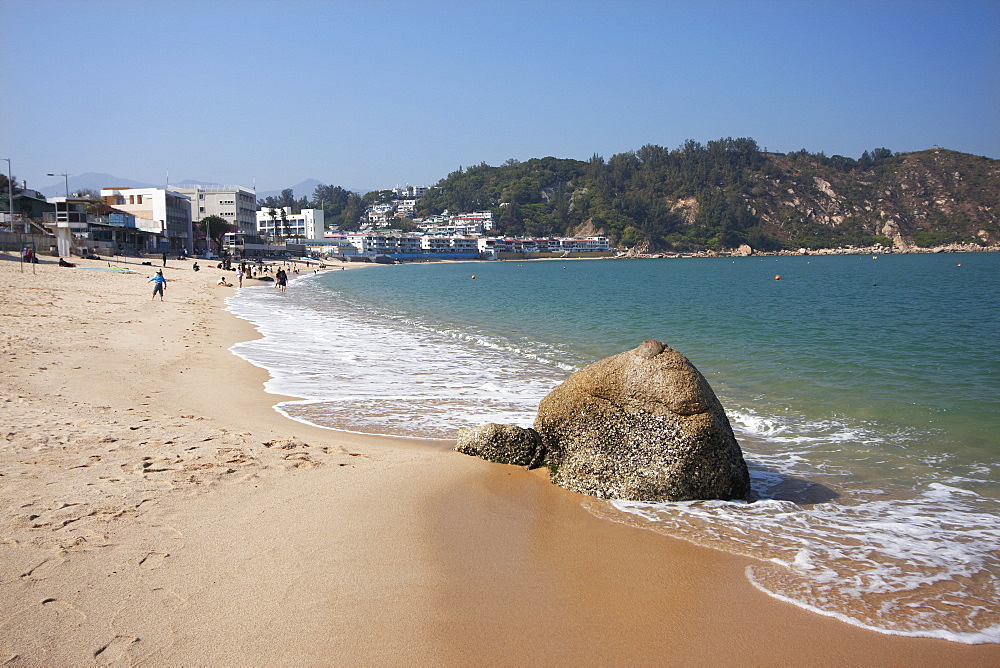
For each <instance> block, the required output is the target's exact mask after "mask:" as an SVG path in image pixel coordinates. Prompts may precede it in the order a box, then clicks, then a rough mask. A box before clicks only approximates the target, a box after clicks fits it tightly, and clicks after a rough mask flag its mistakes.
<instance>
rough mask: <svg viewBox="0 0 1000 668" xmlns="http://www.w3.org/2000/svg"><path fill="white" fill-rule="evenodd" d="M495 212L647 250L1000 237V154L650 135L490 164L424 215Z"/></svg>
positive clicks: (541, 231) (544, 230) (524, 229)
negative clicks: (572, 156)
mask: <svg viewBox="0 0 1000 668" xmlns="http://www.w3.org/2000/svg"><path fill="white" fill-rule="evenodd" d="M445 209H447V210H450V211H453V212H455V211H473V210H492V211H493V212H494V218H495V220H496V221H497V226H498V229H499V231H500V232H501V233H503V234H509V235H534V236H544V235H566V234H580V233H595V232H603V233H605V234H607V235H608V236H609V237H610V238H611V240H612V242H613V243H614V244H616V245H619V246H624V247H641V248H642V249H644V250H645V249H648V250H649V251H679V252H684V251H696V250H703V249H710V250H722V249H728V248H736V247H738V246H739V245H741V244H749V245H750V246H751V247H753V248H754V249H756V250H780V249H783V248H790V249H793V248H801V247H806V248H821V247H828V248H832V247H842V246H849V245H851V246H871V245H876V244H883V245H887V246H891V245H895V246H896V247H897V248H906V247H910V246H913V245H917V246H937V245H943V244H948V243H979V244H984V245H985V244H987V243H993V244H995V243H998V242H1000V218H998V215H1000V214H998V211H1000V160H994V159H991V158H984V157H977V156H973V155H968V154H964V153H958V152H956V151H949V150H946V149H938V148H934V149H930V150H926V151H919V152H916V153H906V154H897V153H892V152H891V151H889V150H888V149H875V150H874V151H871V152H867V151H866V152H865V153H864V154H863V155H862V156H861V158H859V159H857V160H855V159H853V158H845V157H843V156H832V157H827V156H825V155H823V154H812V153H808V152H806V151H804V150H803V151H799V152H797V153H790V154H775V153H765V152H763V151H761V150H760V148H759V147H758V146H757V143H756V142H755V141H754V140H752V139H745V138H741V139H729V138H727V139H720V140H718V141H710V142H708V143H707V144H704V145H703V144H700V143H698V142H695V141H687V142H685V144H684V145H683V146H681V147H679V148H677V149H674V150H668V149H665V148H663V147H660V146H651V145H647V146H643V147H642V148H640V149H638V150H636V151H630V152H628V153H621V154H618V155H614V156H612V157H611V158H610V159H609V160H607V161H605V160H604V159H603V158H601V157H600V156H596V155H595V156H594V157H593V158H591V159H590V160H588V161H580V160H569V159H559V158H552V157H549V158H536V159H531V160H528V161H525V162H517V161H514V160H508V161H507V162H506V163H504V164H503V165H500V166H499V167H492V166H490V165H487V164H485V163H484V164H481V165H478V166H475V167H470V168H468V169H459V170H458V171H456V172H453V173H452V174H449V175H448V176H447V177H446V178H444V179H442V180H441V181H440V182H439V183H438V184H437V185H436V186H435V187H434V188H432V189H431V190H429V191H428V193H427V194H426V195H424V196H423V197H422V198H421V199H420V200H419V202H418V203H417V211H416V213H417V215H421V216H427V215H432V214H438V213H441V212H443V211H444V210H445Z"/></svg>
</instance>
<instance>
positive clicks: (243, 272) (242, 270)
mask: <svg viewBox="0 0 1000 668" xmlns="http://www.w3.org/2000/svg"><path fill="white" fill-rule="evenodd" d="M290 266H291V271H292V272H293V273H295V274H298V273H299V268H298V266H295V265H290ZM220 268H222V267H221V265H220ZM192 269H194V271H198V269H199V267H198V263H197V262H196V263H195V265H194V267H192ZM271 269H272V267H271V266H268V265H265V264H264V263H263V262H260V261H258V262H257V265H256V266H254V265H253V264H252V263H248V262H241V263H240V264H239V267H238V268H237V269H236V280H237V282H238V283H239V287H241V288H242V287H243V277H244V276H248V277H250V278H255V277H256V276H258V275H259V274H264V273H268V272H270V271H271ZM149 282H151V283H153V296H152V299H156V296H157V295H159V296H160V301H163V293H164V291H165V290H166V289H167V279H166V278H165V277H164V276H163V270H162V269H157V270H156V274H155V275H154V276H153V277H152V278H150V279H149ZM217 285H221V286H224V287H229V288H231V287H233V284H232V283H230V282H229V281H227V280H226V277H225V276H222V277H220V278H219V282H218V283H217ZM287 286H288V274H287V273H286V272H285V268H284V267H282V266H279V267H278V269H277V271H275V272H274V287H275V288H277V289H278V290H280V291H281V292H284V291H285V288H286V287H287Z"/></svg>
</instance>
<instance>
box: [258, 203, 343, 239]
mask: <svg viewBox="0 0 1000 668" xmlns="http://www.w3.org/2000/svg"><path fill="white" fill-rule="evenodd" d="M255 224H256V229H255V231H254V233H255V234H261V235H266V236H271V237H285V238H288V237H298V238H302V239H322V238H323V235H324V224H325V218H324V214H323V209H302V211H301V212H300V213H292V209H291V207H287V206H286V207H281V208H274V209H272V208H270V207H265V208H263V209H261V210H260V211H258V212H257V214H256V222H255Z"/></svg>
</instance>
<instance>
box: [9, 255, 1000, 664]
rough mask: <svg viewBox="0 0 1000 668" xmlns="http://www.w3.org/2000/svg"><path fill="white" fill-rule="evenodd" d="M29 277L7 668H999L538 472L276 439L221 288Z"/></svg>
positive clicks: (17, 387)
mask: <svg viewBox="0 0 1000 668" xmlns="http://www.w3.org/2000/svg"><path fill="white" fill-rule="evenodd" d="M18 264H19V263H18V262H17V261H16V258H14V256H12V255H9V254H8V255H0V280H2V285H3V286H4V287H3V288H2V290H3V297H2V305H3V309H2V311H3V313H4V319H3V321H2V322H3V326H2V327H3V329H2V332H0V333H2V337H0V338H2V340H3V343H2V344H0V351H2V352H3V358H4V359H5V361H6V362H7V364H6V368H7V373H6V374H5V375H4V378H3V381H2V385H0V387H2V398H0V402H2V405H3V406H4V413H5V416H6V417H8V420H9V422H10V426H9V428H8V430H7V432H6V440H5V441H4V446H3V447H2V448H0V457H2V460H0V462H2V467H0V471H2V472H3V477H2V479H3V480H4V484H3V485H2V486H0V496H2V498H3V500H4V501H5V502H6V504H7V506H8V507H9V508H12V509H13V510H14V512H12V513H10V515H11V517H9V518H7V519H5V520H4V521H3V523H2V524H0V527H2V534H3V538H4V540H3V541H2V542H0V555H2V557H0V565H2V566H0V600H2V601H4V603H3V606H2V609H3V613H4V614H3V621H2V622H0V625H2V632H0V657H2V658H3V659H4V660H5V661H8V662H10V663H14V664H28V665H37V664H42V663H48V664H53V663H73V664H77V663H93V662H97V663H109V662H110V663H154V662H155V663H200V664H204V663H219V664H225V665H232V664H245V663H330V662H337V663H367V664H371V663H382V664H384V663H410V664H412V663H418V664H427V663H436V664H447V665H453V664H484V663H490V664H497V663H503V664H512V663H517V664H527V663H536V664H537V663H570V662H572V663H581V664H587V665H593V664H608V663H647V664H649V663H651V664H663V663H669V664H676V663H709V662H711V663H716V664H723V665H735V664H746V663H751V664H752V663H758V664H760V663H763V664H774V663H790V662H792V661H796V662H800V661H805V662H809V663H832V662H834V661H836V662H838V663H842V662H848V663H855V664H872V663H879V664H896V665H903V664H906V665H931V664H941V663H944V662H948V663H959V662H960V663H962V664H963V665H995V664H996V663H997V662H998V660H1000V645H961V644H958V643H952V642H947V641H943V640H935V639H925V638H907V637H901V636H890V635H886V634H881V633H876V632H872V631H866V630H863V629H860V628H857V627H853V626H850V625H847V624H844V623H842V622H839V621H837V620H833V619H829V618H824V617H820V616H819V615H816V614H814V613H810V612H807V611H805V610H803V609H801V608H797V607H795V606H792V605H789V604H785V603H782V602H780V601H777V600H775V599H772V598H770V597H768V596H766V595H764V594H762V593H760V592H758V591H757V590H756V589H754V588H753V586H752V585H751V584H750V582H749V581H748V580H747V578H746V577H745V576H744V571H745V569H746V567H747V566H748V565H750V564H752V563H753V562H752V561H751V560H749V559H745V558H742V557H738V556H735V555H730V554H726V553H722V552H718V551H715V550H710V549H708V548H701V547H697V546H694V545H690V544H688V543H686V542H684V541H681V540H679V539H671V538H667V537H664V536H661V535H659V534H656V533H654V532H652V531H645V530H642V529H636V528H633V527H629V526H625V525H622V524H617V523H613V522H609V521H607V520H602V519H599V518H597V517H595V516H593V515H592V514H591V513H590V512H589V511H587V510H586V509H585V508H584V504H585V503H590V502H592V501H593V500H591V499H589V498H588V497H582V496H580V495H577V494H574V493H572V492H568V491H566V490H563V489H562V488H559V487H557V486H555V485H552V484H551V483H549V482H548V480H547V478H545V477H544V476H543V475H541V474H539V472H537V471H536V472H527V471H522V470H521V469H517V468H515V467H507V466H502V465H496V464H490V463H488V462H484V461H481V460H478V459H475V458H471V457H466V456H464V455H459V454H457V453H454V452H452V451H451V449H450V448H451V443H450V442H444V441H441V442H434V441H429V440H427V439H420V440H415V439H406V438H400V437H381V436H370V435H363V434H355V433H349V432H340V431H335V430H330V429H325V428H320V427H311V426H309V425H307V424H305V423H302V422H298V421H292V420H290V419H288V418H285V417H283V416H282V415H280V414H279V413H278V412H277V411H276V410H274V408H273V407H274V405H275V404H276V403H279V402H280V401H282V400H283V399H285V397H281V396H280V395H274V394H270V393H267V392H265V391H264V389H263V383H264V381H265V380H266V379H267V378H268V373H267V372H266V371H265V370H264V369H261V368H259V367H256V366H253V365H252V364H250V363H249V362H247V361H245V360H243V359H242V358H240V357H238V356H236V355H235V354H233V353H231V352H229V348H230V347H231V346H232V345H234V344H236V343H238V342H240V341H246V340H249V339H253V338H256V337H258V336H259V335H258V333H257V332H256V331H255V330H254V328H253V325H252V324H251V323H250V322H248V321H245V320H242V319H240V318H239V317H237V316H235V315H234V314H232V313H229V312H228V311H226V310H225V305H224V299H225V297H227V296H229V295H231V294H232V291H233V289H232V288H223V287H217V286H216V285H215V282H216V280H217V279H218V276H219V275H221V274H230V273H231V272H223V271H221V270H217V269H215V268H214V267H205V268H204V269H203V271H202V272H198V273H195V272H191V271H190V269H189V266H190V261H187V262H186V263H185V262H178V261H170V262H168V267H167V269H166V270H164V273H165V275H166V277H167V279H168V281H169V283H168V289H167V294H166V301H165V302H160V301H159V300H156V301H151V300H150V291H151V288H150V287H149V285H148V284H147V283H146V278H145V276H146V273H140V274H137V275H136V274H120V273H113V272H109V271H98V270H97V269H107V264H108V263H107V262H106V261H86V260H84V261H81V262H79V263H78V267H77V268H76V269H66V268H60V267H58V266H57V265H56V264H55V261H54V260H53V261H52V262H51V263H50V262H45V263H43V264H40V265H38V266H37V268H36V270H35V273H28V272H25V273H23V274H22V273H20V272H19V267H18ZM119 264H121V263H119ZM127 266H128V267H129V268H130V269H133V270H136V271H140V272H146V271H148V272H149V273H152V271H155V269H156V267H149V268H146V267H143V266H140V265H127ZM85 268H93V269H94V270H87V269H85ZM287 398H288V399H291V397H287Z"/></svg>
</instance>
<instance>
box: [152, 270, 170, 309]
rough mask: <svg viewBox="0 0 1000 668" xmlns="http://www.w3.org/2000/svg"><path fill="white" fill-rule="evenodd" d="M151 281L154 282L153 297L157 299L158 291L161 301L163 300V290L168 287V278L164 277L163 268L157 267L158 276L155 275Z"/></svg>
mask: <svg viewBox="0 0 1000 668" xmlns="http://www.w3.org/2000/svg"><path fill="white" fill-rule="evenodd" d="M149 280H150V281H152V282H153V299H156V293H157V292H159V293H160V301H161V302H162V301H163V291H164V290H166V289H167V279H165V278H163V270H162V269H157V270H156V276H153V277H152V278H151V279H149Z"/></svg>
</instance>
